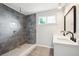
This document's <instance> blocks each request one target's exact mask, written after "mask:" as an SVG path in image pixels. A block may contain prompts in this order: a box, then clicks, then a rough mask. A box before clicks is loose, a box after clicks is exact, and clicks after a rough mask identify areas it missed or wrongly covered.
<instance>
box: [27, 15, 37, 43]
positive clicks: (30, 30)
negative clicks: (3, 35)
mask: <svg viewBox="0 0 79 59" xmlns="http://www.w3.org/2000/svg"><path fill="white" fill-rule="evenodd" d="M25 19H26V20H25V31H26V33H25V35H26V39H27V42H28V43H31V44H35V43H36V14H32V15H28V16H26V17H25Z"/></svg>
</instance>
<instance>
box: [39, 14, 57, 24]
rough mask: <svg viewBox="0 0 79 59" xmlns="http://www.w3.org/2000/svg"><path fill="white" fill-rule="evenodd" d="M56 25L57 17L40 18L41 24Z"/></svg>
mask: <svg viewBox="0 0 79 59" xmlns="http://www.w3.org/2000/svg"><path fill="white" fill-rule="evenodd" d="M55 23H56V16H55V15H54V16H40V17H39V24H40V25H43V24H55Z"/></svg>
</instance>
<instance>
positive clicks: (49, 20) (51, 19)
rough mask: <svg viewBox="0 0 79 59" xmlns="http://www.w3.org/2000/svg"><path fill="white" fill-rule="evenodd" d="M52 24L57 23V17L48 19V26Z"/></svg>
mask: <svg viewBox="0 0 79 59" xmlns="http://www.w3.org/2000/svg"><path fill="white" fill-rule="evenodd" d="M50 23H56V17H55V16H48V17H47V24H50Z"/></svg>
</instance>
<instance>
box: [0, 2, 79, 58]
mask: <svg viewBox="0 0 79 59" xmlns="http://www.w3.org/2000/svg"><path fill="white" fill-rule="evenodd" d="M78 18H79V4H78V3H0V55H1V56H79V52H78V50H79V20H78ZM70 52H71V53H70Z"/></svg>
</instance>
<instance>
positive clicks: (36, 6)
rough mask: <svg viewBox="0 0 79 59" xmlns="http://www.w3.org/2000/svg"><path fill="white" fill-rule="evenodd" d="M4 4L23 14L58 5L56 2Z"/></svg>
mask: <svg viewBox="0 0 79 59" xmlns="http://www.w3.org/2000/svg"><path fill="white" fill-rule="evenodd" d="M4 4H5V5H7V6H8V7H10V8H12V9H14V10H16V11H18V12H21V13H23V14H25V15H29V14H32V13H37V12H42V11H47V10H51V9H56V8H58V7H59V4H58V3H4ZM61 6H62V7H63V6H65V4H61Z"/></svg>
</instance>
